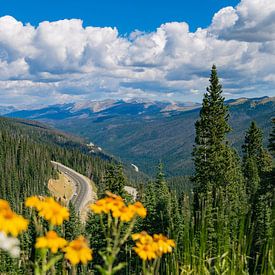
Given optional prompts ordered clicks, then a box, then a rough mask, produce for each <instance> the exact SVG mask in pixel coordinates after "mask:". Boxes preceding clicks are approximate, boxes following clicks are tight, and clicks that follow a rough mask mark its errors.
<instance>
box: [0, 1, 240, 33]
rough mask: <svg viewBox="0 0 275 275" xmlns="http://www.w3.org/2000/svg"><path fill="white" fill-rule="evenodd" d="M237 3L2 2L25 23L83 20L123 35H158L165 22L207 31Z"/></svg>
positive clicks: (4, 9)
mask: <svg viewBox="0 0 275 275" xmlns="http://www.w3.org/2000/svg"><path fill="white" fill-rule="evenodd" d="M238 3H239V1H237V0H192V1H187V0H170V1H165V0H132V1H131V0H117V1H114V0H78V1H72V0H47V1H45V0H44V1H37V0H36V1H35V0H4V1H3V0H0V7H1V10H0V15H1V16H3V15H12V16H13V17H15V18H16V19H17V20H20V21H22V22H24V23H28V22H29V23H31V24H32V25H38V24H39V22H41V21H45V20H48V21H56V20H60V19H66V18H80V19H82V20H83V23H84V26H100V27H106V26H111V27H117V28H118V30H119V32H120V33H121V34H125V33H130V32H132V31H134V30H135V29H138V30H141V31H154V30H155V29H156V28H157V27H159V26H160V25H161V24H162V23H164V22H173V21H178V22H182V21H184V22H188V24H189V26H190V30H192V31H195V30H196V29H197V28H198V27H207V26H208V25H209V24H210V23H211V20H212V17H213V14H214V13H216V12H217V11H219V10H220V9H221V8H223V7H225V6H235V5H237V4H238Z"/></svg>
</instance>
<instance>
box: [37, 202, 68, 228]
mask: <svg viewBox="0 0 275 275" xmlns="http://www.w3.org/2000/svg"><path fill="white" fill-rule="evenodd" d="M38 214H39V216H41V217H43V218H44V219H45V220H47V221H49V222H50V223H51V224H52V225H61V224H62V223H63V221H64V220H68V219H69V211H68V209H67V208H66V207H63V206H61V205H60V204H59V203H57V202H56V201H55V200H54V199H53V198H45V202H43V205H42V208H41V210H40V211H39V213H38Z"/></svg>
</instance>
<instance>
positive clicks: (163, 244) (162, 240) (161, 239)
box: [153, 234, 176, 256]
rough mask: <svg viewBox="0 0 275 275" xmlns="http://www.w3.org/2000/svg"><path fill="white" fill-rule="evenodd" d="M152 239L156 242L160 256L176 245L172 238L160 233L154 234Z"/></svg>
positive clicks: (170, 250) (169, 251)
mask: <svg viewBox="0 0 275 275" xmlns="http://www.w3.org/2000/svg"><path fill="white" fill-rule="evenodd" d="M153 239H154V242H155V243H156V244H157V248H158V254H159V255H160V256H161V255H162V254H166V253H171V252H172V249H173V247H175V246H176V244H175V242H174V241H173V240H170V239H168V238H167V237H165V236H163V235H162V234H154V236H153Z"/></svg>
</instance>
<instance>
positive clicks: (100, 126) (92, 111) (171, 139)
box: [0, 97, 275, 176]
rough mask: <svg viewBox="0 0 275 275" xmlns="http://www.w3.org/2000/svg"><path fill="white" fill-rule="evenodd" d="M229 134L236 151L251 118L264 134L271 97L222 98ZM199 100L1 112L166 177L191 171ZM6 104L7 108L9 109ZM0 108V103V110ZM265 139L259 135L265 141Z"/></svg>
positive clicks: (274, 103)
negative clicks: (162, 166) (82, 140)
mask: <svg viewBox="0 0 275 275" xmlns="http://www.w3.org/2000/svg"><path fill="white" fill-rule="evenodd" d="M226 104H227V105H228V106H229V111H230V121H229V122H230V125H231V127H232V132H231V133H230V134H229V140H230V142H231V143H232V144H233V146H235V147H236V148H237V149H238V150H239V151H240V148H241V144H242V142H243V139H244V134H245V130H246V129H247V128H248V126H249V124H250V122H251V121H252V120H255V121H256V122H257V124H258V125H259V126H260V127H261V128H262V129H263V132H264V136H265V137H267V136H268V134H269V131H270V128H271V123H270V120H271V118H272V117H273V116H274V115H275V97H262V98H250V99H248V98H239V99H234V100H228V101H227V102H226ZM200 106H201V105H200V104H198V103H193V102H185V103H180V102H162V101H147V100H137V99H135V100H128V101H124V100H104V101H88V102H78V103H68V104H59V105H51V106H46V107H42V108H39V109H28V110H15V108H13V109H12V110H11V109H10V110H8V108H6V113H4V114H5V116H8V117H17V118H24V119H31V120H38V121H42V122H45V123H48V124H50V125H52V126H54V127H56V128H57V129H60V130H62V131H66V132H69V133H72V134H74V135H78V136H81V137H83V138H85V139H86V141H87V143H90V142H91V143H94V144H96V145H97V146H100V147H102V148H104V150H105V151H106V152H107V153H109V154H113V155H115V156H117V157H119V158H121V160H122V161H124V162H128V163H132V164H134V165H136V166H137V167H138V168H140V169H141V170H142V171H144V172H146V173H148V174H149V175H153V174H154V173H155V168H156V165H157V163H158V162H159V161H162V162H164V164H165V167H166V173H167V175H168V176H176V175H189V174H191V172H192V169H193V167H192V157H191V152H192V147H193V142H194V123H195V121H196V120H197V119H198V115H199V111H200ZM10 108H11V107H10ZM3 110H5V109H4V108H1V107H0V114H1V113H2V114H3V112H4V111H3ZM266 141H267V138H265V142H266Z"/></svg>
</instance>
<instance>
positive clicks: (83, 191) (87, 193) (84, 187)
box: [52, 161, 94, 213]
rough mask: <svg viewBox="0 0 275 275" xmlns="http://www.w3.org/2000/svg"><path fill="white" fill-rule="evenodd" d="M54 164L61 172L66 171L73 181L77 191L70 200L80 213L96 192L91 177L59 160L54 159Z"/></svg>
mask: <svg viewBox="0 0 275 275" xmlns="http://www.w3.org/2000/svg"><path fill="white" fill-rule="evenodd" d="M52 164H54V165H55V166H56V167H57V168H58V170H59V171H60V172H62V173H64V174H65V175H66V176H67V177H68V178H69V179H70V180H71V182H72V183H73V185H74V187H75V191H74V194H73V196H72V197H71V198H70V201H71V202H72V203H73V205H74V207H75V209H76V210H77V211H78V213H81V212H82V210H83V209H84V208H85V206H86V204H87V203H88V202H89V201H90V200H91V195H92V193H94V191H93V190H92V186H91V184H90V182H89V179H88V178H86V177H84V176H83V175H81V174H79V173H77V172H76V171H75V170H73V169H71V168H69V167H67V166H65V165H63V164H61V163H59V162H55V161H52Z"/></svg>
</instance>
